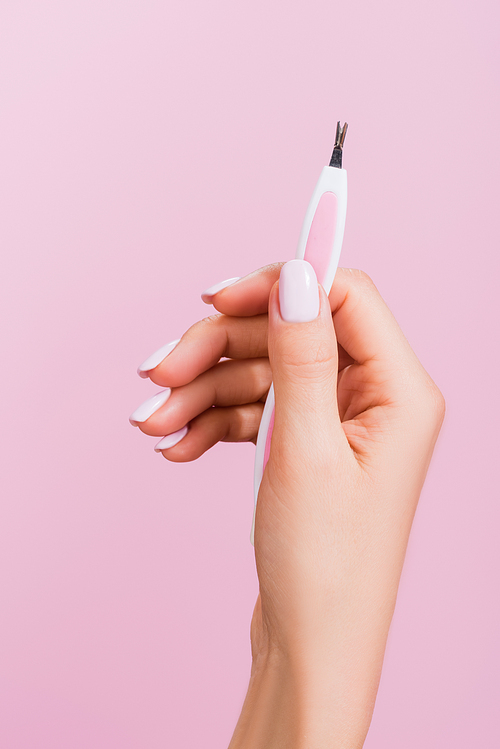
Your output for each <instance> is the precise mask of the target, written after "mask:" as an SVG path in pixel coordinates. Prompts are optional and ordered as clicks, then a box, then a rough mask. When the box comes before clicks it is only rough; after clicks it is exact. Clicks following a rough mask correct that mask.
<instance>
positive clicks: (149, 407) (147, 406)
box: [128, 388, 172, 427]
mask: <svg viewBox="0 0 500 749" xmlns="http://www.w3.org/2000/svg"><path fill="white" fill-rule="evenodd" d="M171 392H172V391H171V389H170V388H167V389H166V390H162V391H161V392H160V393H156V395H153V397H152V398H148V399H147V401H144V403H141V405H140V406H139V407H138V408H136V409H135V411H134V413H133V414H132V415H131V416H129V419H128V420H129V421H130V423H131V424H132V426H133V427H136V426H137V424H142V422H143V421H147V419H149V417H150V416H152V415H153V414H154V413H156V411H158V409H159V408H161V407H162V406H163V404H164V403H166V402H167V401H168V399H169V398H170V393H171Z"/></svg>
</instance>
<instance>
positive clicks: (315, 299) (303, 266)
mask: <svg viewBox="0 0 500 749" xmlns="http://www.w3.org/2000/svg"><path fill="white" fill-rule="evenodd" d="M279 300H280V312H281V317H282V318H283V320H285V322H311V320H314V319H315V318H316V317H317V316H318V313H319V290H318V279H317V278H316V273H315V272H314V268H313V267H312V265H311V263H308V262H307V260H290V261H289V262H288V263H285V265H284V266H283V267H282V269H281V273H280V283H279Z"/></svg>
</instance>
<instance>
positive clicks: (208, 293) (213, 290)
mask: <svg viewBox="0 0 500 749" xmlns="http://www.w3.org/2000/svg"><path fill="white" fill-rule="evenodd" d="M240 278H241V276H236V278H228V279H227V281H221V282H220V283H216V284H215V285H214V286H210V287H209V288H208V289H205V291H204V292H203V294H202V295H201V298H202V299H203V301H204V302H207V304H210V302H211V301H212V297H213V296H215V294H217V292H219V291H222V289H225V288H226V286H231V284H232V283H236V281H239V280H240Z"/></svg>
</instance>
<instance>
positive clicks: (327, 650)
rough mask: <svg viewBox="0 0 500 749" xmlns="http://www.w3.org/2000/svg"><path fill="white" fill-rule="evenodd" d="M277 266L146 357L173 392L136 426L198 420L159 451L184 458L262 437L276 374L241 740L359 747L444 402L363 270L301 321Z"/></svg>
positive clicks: (241, 748) (301, 747) (341, 274)
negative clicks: (286, 303) (168, 346)
mask: <svg viewBox="0 0 500 749" xmlns="http://www.w3.org/2000/svg"><path fill="white" fill-rule="evenodd" d="M281 266H282V264H275V265H271V266H267V267H265V268H261V269H259V270H258V271H255V272H254V273H252V274H251V275H249V276H246V277H245V278H243V279H240V280H239V281H237V282H236V283H234V284H232V285H230V286H228V287H226V288H224V289H222V290H221V291H220V292H219V293H217V294H216V295H215V296H213V297H212V298H211V302H212V304H213V305H214V306H215V308H216V309H217V310H218V312H219V313H221V314H217V315H214V316H211V317H208V318H206V319H205V320H202V321H200V322H198V323H196V324H195V325H193V326H192V327H191V328H190V329H189V330H188V331H187V332H186V333H185V334H184V336H183V337H182V339H181V341H180V343H179V344H178V345H177V347H176V348H175V349H174V350H173V351H172V353H171V354H169V355H168V357H167V358H166V359H165V360H164V361H163V362H162V363H161V364H160V365H159V366H158V367H156V368H155V369H154V370H152V371H150V372H149V376H150V378H151V380H152V381H153V382H155V383H156V384H157V385H160V386H164V387H167V386H168V387H171V388H173V392H172V394H171V396H170V398H169V400H168V401H167V403H166V404H165V405H164V406H163V407H162V408H160V409H159V410H158V411H157V412H156V413H155V414H153V415H152V416H151V417H150V418H149V419H148V420H147V421H146V422H144V423H141V424H140V425H139V427H140V429H141V430H142V431H143V432H144V433H145V434H149V435H154V436H156V437H162V436H164V435H166V434H169V433H171V432H174V431H176V430H178V429H180V428H181V427H183V426H184V425H185V424H187V423H188V422H189V431H188V433H187V435H186V436H185V437H184V439H182V440H181V441H180V442H179V443H178V444H177V445H175V446H174V447H172V448H169V449H168V450H164V451H163V455H164V457H165V458H167V460H171V461H175V462H183V461H190V460H195V459H196V458H198V457H199V456H200V455H202V454H203V453H204V452H205V451H206V450H208V449H209V448H210V447H212V446H213V445H214V444H216V443H217V442H218V441H220V440H222V441H226V442H227V441H229V442H239V441H252V442H255V441H256V437H257V432H258V427H259V422H260V418H261V414H262V409H263V404H264V402H265V398H266V394H267V391H268V389H269V386H270V383H271V380H272V381H273V382H274V388H275V398H276V413H275V425H274V431H273V437H272V443H271V453H270V458H269V462H268V464H267V466H266V470H265V472H264V476H263V480H262V483H261V487H260V492H259V498H258V502H257V514H256V522H255V558H256V566H257V573H258V577H259V590H260V592H259V596H258V599H257V603H256V606H255V610H254V614H253V618H252V623H251V645H252V671H251V677H250V684H249V688H248V693H247V697H246V700H245V703H244V705H243V709H242V713H241V716H240V719H239V721H238V724H237V726H236V729H235V732H234V735H233V738H232V741H231V743H230V749H247V748H248V749H250V747H251V748H252V749H264V748H265V749H281V748H283V749H284V748H285V747H286V748H287V749H316V748H317V749H320V747H321V749H325V747H328V748H329V749H358V748H359V747H362V746H363V744H364V741H365V737H366V734H367V732H368V728H369V725H370V721H371V716H372V713H373V707H374V703H375V697H376V693H377V689H378V683H379V679H380V673H381V669H382V662H383V657H384V651H385V646H386V640H387V635H388V630H389V625H390V622H391V619H392V615H393V612H394V606H395V602H396V595H397V589H398V584H399V579H400V575H401V570H402V566H403V561H404V556H405V552H406V547H407V543H408V537H409V533H410V529H411V524H412V521H413V517H414V513H415V509H416V506H417V502H418V499H419V495H420V492H421V489H422V485H423V482H424V479H425V475H426V472H427V469H428V466H429V461H430V459H431V455H432V451H433V448H434V444H435V442H436V439H437V436H438V433H439V430H440V427H441V424H442V421H443V417H444V400H443V396H442V394H441V393H440V391H439V389H438V388H437V386H436V385H435V383H434V382H433V381H432V379H431V378H430V377H429V375H428V374H427V372H426V371H425V370H424V369H423V367H422V365H421V364H420V362H419V361H418V359H417V357H416V356H415V354H414V353H413V351H412V349H411V347H410V346H409V344H408V342H407V340H406V339H405V337H404V335H403V333H402V332H401V330H400V328H399V326H398V324H397V323H396V321H395V319H394V317H393V315H392V314H391V312H390V311H389V309H388V308H387V306H386V304H385V303H384V301H383V299H382V298H381V296H380V294H379V293H378V291H377V289H376V288H375V286H374V284H373V282H372V281H371V280H370V278H369V277H368V276H367V275H366V274H365V273H363V272H361V271H358V270H350V269H345V268H340V269H339V270H338V272H337V275H336V278H335V282H334V284H333V287H332V290H331V292H330V295H329V297H327V296H326V294H325V292H324V290H323V288H322V287H321V286H319V295H320V312H319V315H318V317H317V318H316V319H314V320H312V321H311V322H304V323H287V322H285V321H284V320H283V319H282V317H281V315H280V309H279V296H278V280H279V275H280V270H281ZM221 357H227V358H228V360H226V361H222V362H220V361H219V360H220V359H221Z"/></svg>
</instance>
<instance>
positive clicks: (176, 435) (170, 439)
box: [155, 424, 188, 453]
mask: <svg viewBox="0 0 500 749" xmlns="http://www.w3.org/2000/svg"><path fill="white" fill-rule="evenodd" d="M187 433H188V425H187V424H186V426H185V427H182V429H178V430H177V432H172V434H167V436H166V437H163V438H162V439H161V440H160V441H159V442H158V444H157V445H155V453H161V451H162V450H168V448H169V447H173V446H174V445H176V444H177V443H178V442H180V441H181V439H182V438H183V437H185V436H186V434H187Z"/></svg>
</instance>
